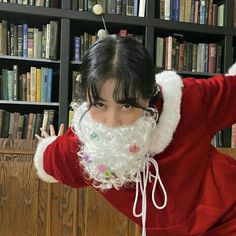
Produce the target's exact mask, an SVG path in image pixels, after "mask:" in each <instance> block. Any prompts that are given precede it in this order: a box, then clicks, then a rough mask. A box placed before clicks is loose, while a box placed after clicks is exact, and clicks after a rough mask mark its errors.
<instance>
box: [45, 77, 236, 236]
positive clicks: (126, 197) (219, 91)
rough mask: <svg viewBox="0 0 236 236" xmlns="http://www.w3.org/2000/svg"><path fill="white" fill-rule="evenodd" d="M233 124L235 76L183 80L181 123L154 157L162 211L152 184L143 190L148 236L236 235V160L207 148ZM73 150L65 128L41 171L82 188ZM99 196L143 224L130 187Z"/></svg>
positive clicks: (70, 135)
mask: <svg viewBox="0 0 236 236" xmlns="http://www.w3.org/2000/svg"><path fill="white" fill-rule="evenodd" d="M173 93H174V91H173ZM233 123H236V77H233V76H228V77H224V76H223V75H219V76H216V77H214V78H211V79H207V80H204V79H201V80H196V79H192V78H187V79H184V88H183V95H182V102H181V120H180V122H179V125H178V127H177V129H176V131H175V133H174V136H173V140H172V142H171V143H170V144H169V146H168V147H167V148H166V149H165V150H164V151H163V152H162V153H160V154H159V155H156V156H155V159H156V160H157V162H158V165H159V169H160V175H161V178H162V181H163V184H164V186H165V188H166V191H167V197H168V202H167V206H166V208H164V209H163V210H157V209H155V208H154V206H153V204H152V200H151V190H152V183H149V184H148V187H147V201H148V202H147V223H146V225H147V235H148V236H154V235H155V236H156V235H158V236H184V235H206V236H213V235H214V236H218V235H219V236H221V235H227V236H231V235H232V236H233V235H236V226H235V225H236V161H234V160H233V159H232V158H231V157H228V156H227V155H224V154H221V153H219V152H218V151H217V150H216V149H215V148H214V147H212V146H211V140H212V137H213V136H214V134H215V133H216V132H217V131H218V130H220V129H222V128H225V127H229V126H231V124H233ZM157 145H158V143H157ZM77 148H78V140H77V138H76V137H75V135H74V134H73V132H72V131H71V130H70V129H69V130H68V131H67V133H66V134H65V135H63V136H62V137H60V138H58V139H57V140H56V141H55V142H53V143H52V144H50V145H49V146H48V148H47V149H46V151H45V153H44V167H45V171H46V172H47V173H48V174H49V175H52V176H53V177H54V178H56V179H58V180H59V181H61V182H62V183H64V184H67V185H69V186H72V187H83V186H86V185H87V184H86V181H85V180H84V178H83V177H82V174H81V170H80V168H79V167H78V163H77V156H76V151H75V150H76V149H77ZM101 194H102V195H103V196H104V197H105V198H106V199H107V200H108V201H109V202H110V203H111V204H112V205H113V206H114V207H115V208H117V209H118V210H119V211H121V212H122V213H123V214H125V215H126V216H128V217H129V218H130V219H131V220H133V221H135V222H136V223H138V224H139V225H141V218H135V217H134V216H133V213H132V208H133V202H134V197H135V189H134V188H130V187H129V188H128V187H127V188H125V187H123V188H122V189H120V190H119V191H116V190H115V189H111V190H110V191H107V192H104V193H101ZM156 199H157V202H158V203H159V204H161V203H162V202H163V195H162V191H161V190H160V189H158V191H157V194H156ZM138 208H139V210H140V208H141V198H140V199H139V200H138Z"/></svg>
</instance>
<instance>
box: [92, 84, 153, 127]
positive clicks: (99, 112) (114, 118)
mask: <svg viewBox="0 0 236 236" xmlns="http://www.w3.org/2000/svg"><path fill="white" fill-rule="evenodd" d="M115 83H116V82H115V80H114V79H109V80H107V81H106V83H105V84H104V85H103V87H102V89H101V94H100V99H99V100H97V101H92V103H93V104H92V106H91V109H90V110H89V114H90V115H91V117H92V118H93V120H94V121H96V122H99V123H103V124H105V125H106V126H108V127H117V126H121V125H130V124H132V123H134V122H135V121H136V120H137V119H138V118H140V117H141V116H142V115H143V109H140V108H137V107H133V106H131V105H130V104H121V103H117V102H116V101H115V100H114V99H113V91H114V88H115ZM139 104H140V105H141V106H143V107H145V108H147V107H148V104H149V100H148V99H141V98H140V100H139Z"/></svg>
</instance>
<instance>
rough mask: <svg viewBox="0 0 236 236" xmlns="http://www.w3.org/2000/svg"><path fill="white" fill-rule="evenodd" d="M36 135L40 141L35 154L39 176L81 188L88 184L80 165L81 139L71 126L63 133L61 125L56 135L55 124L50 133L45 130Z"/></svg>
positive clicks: (46, 179)
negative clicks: (78, 153) (40, 134)
mask: <svg viewBox="0 0 236 236" xmlns="http://www.w3.org/2000/svg"><path fill="white" fill-rule="evenodd" d="M41 131H42V136H43V137H40V136H39V135H36V137H37V138H38V139H39V143H38V146H37V149H36V152H35V156H34V165H35V167H36V169H37V174H38V176H39V177H40V178H41V179H42V180H44V181H46V182H51V183H54V182H61V183H63V184H66V185H69V186H71V187H75V188H79V187H84V186H86V185H87V183H86V182H85V179H84V177H83V174H82V170H81V168H80V165H79V159H78V155H77V152H78V151H79V139H78V137H77V136H76V134H75V133H74V132H73V130H72V129H71V128H69V129H68V130H67V131H66V133H65V134H63V131H64V126H63V125H61V126H60V129H59V132H58V135H57V136H56V134H55V131H54V128H53V126H50V135H49V134H47V132H46V131H45V130H41Z"/></svg>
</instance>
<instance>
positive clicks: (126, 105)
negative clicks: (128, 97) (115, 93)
mask: <svg viewBox="0 0 236 236" xmlns="http://www.w3.org/2000/svg"><path fill="white" fill-rule="evenodd" d="M131 108H132V106H131V105H130V104H123V105H122V109H124V110H129V109H131Z"/></svg>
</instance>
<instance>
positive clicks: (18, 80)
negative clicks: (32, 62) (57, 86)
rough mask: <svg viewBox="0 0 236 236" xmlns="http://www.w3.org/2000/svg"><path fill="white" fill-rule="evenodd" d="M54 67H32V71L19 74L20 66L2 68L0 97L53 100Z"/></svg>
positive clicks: (12, 99)
mask: <svg viewBox="0 0 236 236" xmlns="http://www.w3.org/2000/svg"><path fill="white" fill-rule="evenodd" d="M52 77H53V69H52V68H46V67H41V68H36V67H30V71H29V72H27V73H25V74H20V75H18V66H17V65H13V70H7V69H2V75H0V99H1V100H8V101H27V102H51V100H52V99H51V97H52V96H51V95H52Z"/></svg>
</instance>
